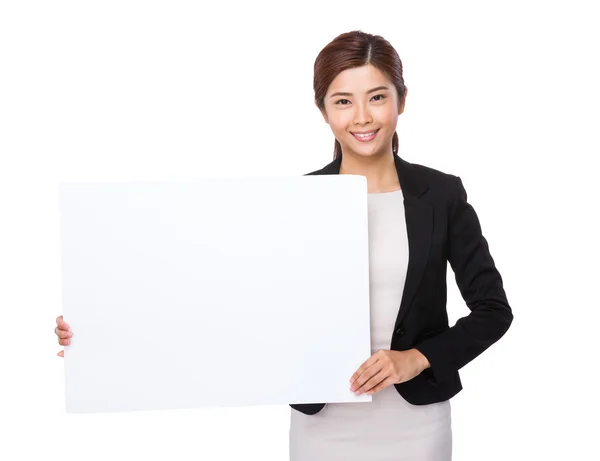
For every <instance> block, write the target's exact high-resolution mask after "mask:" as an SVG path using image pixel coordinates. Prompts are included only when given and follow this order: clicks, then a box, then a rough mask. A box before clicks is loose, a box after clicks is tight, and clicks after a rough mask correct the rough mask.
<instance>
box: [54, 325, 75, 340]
mask: <svg viewBox="0 0 600 461" xmlns="http://www.w3.org/2000/svg"><path fill="white" fill-rule="evenodd" d="M54 333H56V336H58V337H59V338H61V339H62V338H70V337H71V336H73V332H71V331H68V330H59V329H58V327H56V328H55V329H54Z"/></svg>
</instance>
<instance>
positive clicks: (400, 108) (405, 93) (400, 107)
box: [398, 86, 408, 115]
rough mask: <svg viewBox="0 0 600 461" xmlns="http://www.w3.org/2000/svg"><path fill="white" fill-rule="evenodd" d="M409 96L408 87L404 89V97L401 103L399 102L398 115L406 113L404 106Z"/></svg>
mask: <svg viewBox="0 0 600 461" xmlns="http://www.w3.org/2000/svg"><path fill="white" fill-rule="evenodd" d="M407 94H408V87H406V86H405V87H404V97H403V98H402V100H401V101H398V115H400V114H401V113H402V112H404V104H405V103H406V95H407Z"/></svg>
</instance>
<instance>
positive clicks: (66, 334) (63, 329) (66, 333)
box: [54, 315, 73, 357]
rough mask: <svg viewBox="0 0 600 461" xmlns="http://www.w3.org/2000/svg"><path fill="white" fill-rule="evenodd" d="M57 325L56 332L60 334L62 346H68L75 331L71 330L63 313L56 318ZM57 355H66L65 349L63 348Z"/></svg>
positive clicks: (57, 334)
mask: <svg viewBox="0 0 600 461" xmlns="http://www.w3.org/2000/svg"><path fill="white" fill-rule="evenodd" d="M56 325H57V327H56V328H55V329H54V333H56V336H58V344H60V345H61V346H68V345H69V344H71V340H70V339H69V338H70V337H71V336H73V333H72V332H71V328H70V327H69V325H67V324H66V323H65V322H64V321H63V316H62V315H61V316H59V317H57V318H56ZM56 355H58V356H59V357H64V356H65V351H64V350H62V351H60V352H58V354H56Z"/></svg>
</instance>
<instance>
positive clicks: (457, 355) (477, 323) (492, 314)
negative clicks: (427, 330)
mask: <svg viewBox="0 0 600 461" xmlns="http://www.w3.org/2000/svg"><path fill="white" fill-rule="evenodd" d="M453 178H454V183H453V184H454V192H455V193H454V199H453V200H451V202H450V209H449V217H448V239H447V244H448V247H447V250H448V253H447V255H448V261H449V262H450V265H451V266H452V270H453V271H454V276H455V279H456V283H457V285H458V288H459V290H460V293H461V295H462V297H463V299H464V300H465V302H466V304H467V307H468V308H469V309H470V310H471V313H470V314H469V315H467V316H465V317H462V318H460V319H459V320H458V321H457V322H456V324H455V325H454V326H453V327H451V328H449V329H447V330H445V331H444V332H442V333H440V334H438V335H436V336H433V337H431V338H427V339H425V340H424V341H423V342H421V343H418V344H417V345H415V346H414V347H415V349H417V350H419V351H420V352H421V353H422V354H423V355H425V357H427V359H428V360H429V364H430V365H431V369H430V370H431V372H432V373H433V380H434V383H435V382H436V381H437V382H441V381H446V380H449V379H450V378H453V377H454V374H455V373H456V372H457V371H458V370H459V369H460V368H462V367H463V366H464V365H466V364H467V363H469V362H470V361H471V360H473V359H474V358H475V357H477V356H478V355H479V354H481V353H482V352H483V351H484V350H486V349H487V348H488V347H489V346H491V345H492V344H493V343H495V342H496V341H497V340H499V339H500V338H501V337H502V336H503V335H504V333H506V331H507V330H508V328H509V327H510V325H511V323H512V320H513V314H512V309H511V307H510V306H509V304H508V300H507V299H506V293H505V292H504V288H503V285H502V277H501V276H500V273H499V272H498V270H497V269H496V266H495V264H494V260H493V258H492V256H491V254H490V251H489V248H488V242H487V241H486V239H485V237H484V236H483V235H482V232H481V225H480V223H479V219H478V217H477V213H476V212H475V210H474V209H473V207H472V206H471V205H470V204H469V203H468V202H467V192H466V190H465V188H464V186H463V183H462V180H461V179H460V177H459V176H453Z"/></svg>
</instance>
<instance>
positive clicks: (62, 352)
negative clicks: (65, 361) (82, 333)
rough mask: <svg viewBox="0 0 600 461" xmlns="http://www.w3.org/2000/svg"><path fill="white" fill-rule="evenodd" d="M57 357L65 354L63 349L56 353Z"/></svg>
mask: <svg viewBox="0 0 600 461" xmlns="http://www.w3.org/2000/svg"><path fill="white" fill-rule="evenodd" d="M56 355H58V356H59V357H64V356H65V351H59V352H58V354H56Z"/></svg>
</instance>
